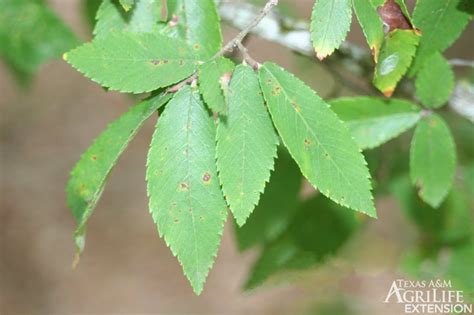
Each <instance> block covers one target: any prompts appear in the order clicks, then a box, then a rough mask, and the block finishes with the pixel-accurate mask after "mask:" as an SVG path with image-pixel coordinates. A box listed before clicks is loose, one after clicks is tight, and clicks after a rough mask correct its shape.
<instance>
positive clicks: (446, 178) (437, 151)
mask: <svg viewBox="0 0 474 315" xmlns="http://www.w3.org/2000/svg"><path fill="white" fill-rule="evenodd" d="M455 168H456V148H455V144H454V141H453V138H452V135H451V132H450V130H449V127H448V126H447V125H446V123H445V122H444V120H443V119H442V118H441V117H439V116H438V115H436V114H432V115H430V116H428V117H425V118H424V119H423V120H421V121H420V122H419V123H418V126H417V127H416V130H415V134H414V136H413V140H412V143H411V147H410V177H411V180H412V183H413V184H414V185H416V186H417V187H418V188H419V191H418V195H419V196H420V197H421V199H423V200H424V201H425V202H426V203H428V204H429V205H430V206H432V207H434V208H437V207H439V205H440V204H441V202H442V201H443V200H444V198H445V197H446V196H447V195H448V193H449V191H450V189H451V186H452V183H453V178H454V172H455Z"/></svg>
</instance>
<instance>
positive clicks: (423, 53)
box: [411, 0, 474, 74]
mask: <svg viewBox="0 0 474 315" xmlns="http://www.w3.org/2000/svg"><path fill="white" fill-rule="evenodd" d="M473 9H474V3H473V2H472V1H468V0H445V1H432V0H418V1H417V2H416V6H415V10H414V12H413V21H414V23H415V25H416V27H418V28H419V29H420V30H421V33H422V36H421V40H420V47H419V49H418V53H417V56H416V58H415V61H414V63H413V67H412V70H411V74H415V73H416V72H417V71H418V70H419V69H420V67H421V66H422V65H423V63H424V62H425V59H426V58H427V57H429V56H430V55H432V54H433V53H435V52H440V53H441V52H443V51H444V50H446V49H447V48H448V47H450V46H451V45H452V44H453V43H454V41H455V40H456V39H457V38H458V37H459V36H460V35H461V33H462V31H463V30H464V28H465V27H466V25H467V24H468V22H469V20H470V19H471V18H472V12H473Z"/></svg>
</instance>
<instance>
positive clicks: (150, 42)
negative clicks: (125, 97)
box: [64, 32, 197, 93]
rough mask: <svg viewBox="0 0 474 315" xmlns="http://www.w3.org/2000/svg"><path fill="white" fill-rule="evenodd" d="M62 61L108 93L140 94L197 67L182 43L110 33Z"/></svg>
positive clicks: (81, 47) (180, 77)
mask: <svg viewBox="0 0 474 315" xmlns="http://www.w3.org/2000/svg"><path fill="white" fill-rule="evenodd" d="M64 59H65V60H66V61H67V62H68V63H70V64H71V65H72V66H73V67H75V68H76V69H78V70H79V71H80V72H82V73H83V74H84V75H85V76H87V77H88V78H90V79H92V80H93V81H95V82H97V83H99V84H101V85H102V86H104V87H107V88H110V89H111V90H118V91H122V92H132V93H143V92H149V91H152V90H156V89H158V88H161V87H166V86H169V85H171V84H173V83H176V82H178V81H180V80H183V79H185V78H186V77H188V76H190V75H191V74H192V73H193V72H194V71H195V70H196V66H197V61H196V59H195V56H194V54H193V52H192V51H191V49H190V48H189V47H188V46H187V45H186V44H185V43H183V42H182V41H180V40H178V39H172V38H169V37H166V36H164V35H160V34H156V33H153V34H151V33H140V34H134V33H129V32H125V33H111V34H109V35H107V36H103V37H99V38H96V39H94V40H93V41H92V42H90V43H87V44H84V45H82V46H80V47H78V48H76V49H74V50H72V51H70V52H69V53H67V54H65V56H64Z"/></svg>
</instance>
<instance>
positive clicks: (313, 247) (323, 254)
mask: <svg viewBox="0 0 474 315" xmlns="http://www.w3.org/2000/svg"><path fill="white" fill-rule="evenodd" d="M357 227H358V222H357V220H356V217H355V215H354V213H351V212H349V211H346V209H345V208H343V207H341V206H338V205H336V204H335V203H333V202H331V201H330V200H329V199H326V198H325V197H323V196H321V195H320V196H316V197H314V198H312V199H310V200H308V201H306V202H305V203H303V204H302V205H301V206H300V207H299V209H298V210H297V213H296V215H295V217H294V218H293V220H292V222H291V225H290V226H289V228H288V229H287V230H286V231H285V233H284V234H283V235H282V236H281V237H280V238H279V239H278V240H277V241H275V242H273V243H271V244H267V245H265V247H264V248H263V252H262V254H261V256H260V257H259V258H258V260H257V262H256V263H255V264H254V266H253V267H252V271H251V274H250V276H249V278H248V280H247V283H246V285H245V288H246V289H247V290H249V289H253V288H255V287H257V286H259V285H261V284H262V283H263V282H264V281H266V280H267V279H269V278H270V277H272V278H275V277H278V276H280V277H282V274H283V278H284V276H285V275H288V272H291V271H293V272H298V271H299V272H301V271H303V270H306V269H309V268H312V267H314V266H315V265H317V264H318V263H322V262H324V260H326V259H327V258H328V257H329V256H331V255H334V254H336V253H337V251H338V250H339V249H340V248H341V247H342V246H343V245H344V244H345V242H346V241H347V240H348V238H349V237H350V236H351V235H352V233H353V232H354V231H355V230H356V228H357ZM285 272H286V273H287V274H285ZM290 275H291V274H290ZM292 276H293V277H296V276H297V275H296V274H293V275H292ZM283 280H284V279H283ZM285 282H286V281H285Z"/></svg>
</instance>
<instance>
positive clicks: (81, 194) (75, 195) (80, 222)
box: [67, 95, 170, 255]
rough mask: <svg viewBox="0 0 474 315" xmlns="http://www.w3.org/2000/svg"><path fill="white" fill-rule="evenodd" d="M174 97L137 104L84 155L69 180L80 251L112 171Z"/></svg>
mask: <svg viewBox="0 0 474 315" xmlns="http://www.w3.org/2000/svg"><path fill="white" fill-rule="evenodd" d="M169 99H170V96H169V95H159V96H156V97H153V98H151V99H149V100H146V101H143V102H141V103H140V104H138V105H136V106H133V107H132V108H131V109H130V110H129V111H128V112H126V113H125V114H123V115H122V116H121V117H120V118H119V119H118V120H116V121H115V122H113V123H112V124H110V125H109V126H108V127H107V129H106V130H105V131H104V132H103V133H102V134H101V135H100V136H99V137H98V138H97V139H96V140H95V141H94V143H93V144H92V146H91V147H89V149H87V151H86V152H85V153H84V154H83V155H82V156H81V159H80V160H79V162H78V163H77V164H76V166H75V167H74V169H73V170H72V172H71V177H70V179H69V182H68V184H67V194H68V200H67V201H68V206H69V208H71V210H72V213H73V214H74V217H75V218H76V221H77V228H76V231H75V233H74V239H75V242H76V249H77V254H78V255H79V254H80V253H81V252H82V251H83V249H84V241H85V231H86V224H87V220H88V219H89V217H90V216H91V214H92V211H94V208H95V206H96V204H97V201H98V200H99V198H100V196H101V195H102V191H103V190H104V186H105V182H106V180H107V177H108V175H109V174H110V171H111V170H112V168H113V167H114V166H115V164H116V163H117V160H118V158H119V157H120V155H121V154H122V152H123V151H124V150H125V149H126V148H127V146H128V143H129V142H130V141H131V140H132V139H133V137H134V136H135V134H136V133H137V132H138V130H139V129H140V127H141V126H142V125H143V123H144V122H145V120H146V119H147V118H149V117H150V116H151V115H152V114H153V113H156V111H157V110H158V108H160V107H161V106H163V105H164V104H165V103H166V102H167V101H168V100H169Z"/></svg>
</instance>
